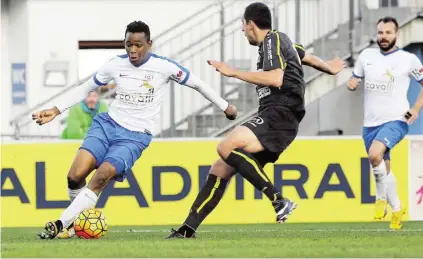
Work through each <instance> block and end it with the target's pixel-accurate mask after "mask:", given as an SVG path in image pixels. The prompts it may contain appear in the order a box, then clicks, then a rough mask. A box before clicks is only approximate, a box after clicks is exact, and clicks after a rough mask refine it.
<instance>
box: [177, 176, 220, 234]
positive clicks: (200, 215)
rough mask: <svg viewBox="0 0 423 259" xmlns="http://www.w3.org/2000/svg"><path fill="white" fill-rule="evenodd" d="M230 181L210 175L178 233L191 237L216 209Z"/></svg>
mask: <svg viewBox="0 0 423 259" xmlns="http://www.w3.org/2000/svg"><path fill="white" fill-rule="evenodd" d="M227 184H228V180H225V179H222V178H220V177H217V176H215V175H212V174H209V175H208V177H207V181H206V183H205V184H204V186H203V188H201V190H200V192H199V193H198V195H197V198H196V199H195V201H194V203H193V204H192V207H191V210H190V212H189V214H188V217H187V219H186V220H185V222H184V224H183V225H182V226H181V227H180V228H179V229H178V232H180V233H181V234H183V235H184V236H186V237H191V236H192V235H193V234H194V233H195V231H196V230H197V228H198V226H199V225H200V224H201V222H203V220H204V219H205V218H206V217H207V216H208V215H209V214H210V213H211V212H212V211H213V209H214V208H216V206H217V204H219V202H220V200H221V199H222V197H223V193H224V192H225V188H226V185H227Z"/></svg>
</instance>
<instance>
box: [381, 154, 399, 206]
mask: <svg viewBox="0 0 423 259" xmlns="http://www.w3.org/2000/svg"><path fill="white" fill-rule="evenodd" d="M389 153H390V152H389V151H388V152H387V153H386V155H385V157H384V160H385V164H386V171H387V172H388V175H387V176H386V198H387V201H388V204H389V205H390V206H391V209H392V212H393V213H395V212H398V211H400V210H401V201H400V199H399V196H398V192H397V180H396V178H395V175H394V173H393V172H392V169H391V161H390V154H389Z"/></svg>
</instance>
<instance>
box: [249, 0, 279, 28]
mask: <svg viewBox="0 0 423 259" xmlns="http://www.w3.org/2000/svg"><path fill="white" fill-rule="evenodd" d="M244 19H245V21H246V22H249V21H253V22H254V23H255V24H256V25H257V27H258V28H259V29H263V30H264V29H272V14H271V13H270V9H269V7H268V6H267V5H265V4H263V3H252V4H250V5H249V6H247V7H246V8H245V12H244Z"/></svg>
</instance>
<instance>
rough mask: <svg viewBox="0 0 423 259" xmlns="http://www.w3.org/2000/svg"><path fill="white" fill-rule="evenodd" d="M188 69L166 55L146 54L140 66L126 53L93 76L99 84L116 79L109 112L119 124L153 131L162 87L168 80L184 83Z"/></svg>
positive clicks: (129, 127)
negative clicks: (132, 61)
mask: <svg viewBox="0 0 423 259" xmlns="http://www.w3.org/2000/svg"><path fill="white" fill-rule="evenodd" d="M189 77H190V71H189V70H188V69H186V68H184V67H182V66H181V65H179V64H177V63H176V62H174V61H172V60H170V59H167V58H165V57H161V56H158V55H156V54H153V53H149V55H148V57H147V59H146V60H145V61H144V62H143V63H142V64H140V65H139V66H134V65H132V64H131V62H130V61H129V58H128V55H122V56H117V57H115V58H113V59H111V60H110V61H109V62H107V63H106V64H105V65H103V66H102V67H101V68H100V69H99V70H98V71H97V73H96V74H95V75H94V77H93V79H94V82H95V83H96V84H97V85H98V86H102V85H106V84H107V83H109V82H110V81H111V80H114V81H115V82H116V97H115V100H114V101H113V103H112V104H111V106H110V109H109V115H110V117H112V119H113V120H115V121H116V122H117V123H118V124H119V125H121V126H122V127H124V128H127V129H129V130H132V131H141V132H143V131H145V130H147V131H149V132H152V131H153V130H154V127H155V121H156V117H157V116H159V112H160V107H161V101H162V98H163V94H164V87H165V86H166V85H167V84H168V82H169V80H174V81H176V82H177V83H180V84H185V83H186V82H187V81H188V79H189Z"/></svg>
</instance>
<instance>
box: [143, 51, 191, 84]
mask: <svg viewBox="0 0 423 259" xmlns="http://www.w3.org/2000/svg"><path fill="white" fill-rule="evenodd" d="M151 56H153V57H155V58H159V59H163V60H166V61H169V62H170V63H172V64H174V65H176V66H177V67H178V68H179V69H180V70H182V71H184V72H185V74H186V76H185V78H184V80H182V82H181V83H180V84H185V83H186V82H187V81H188V78H189V74H190V72H189V70H188V69H186V68H185V67H183V66H181V65H179V64H178V63H177V62H175V61H174V60H172V59H170V58H166V57H162V56H159V55H157V54H154V53H151Z"/></svg>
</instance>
